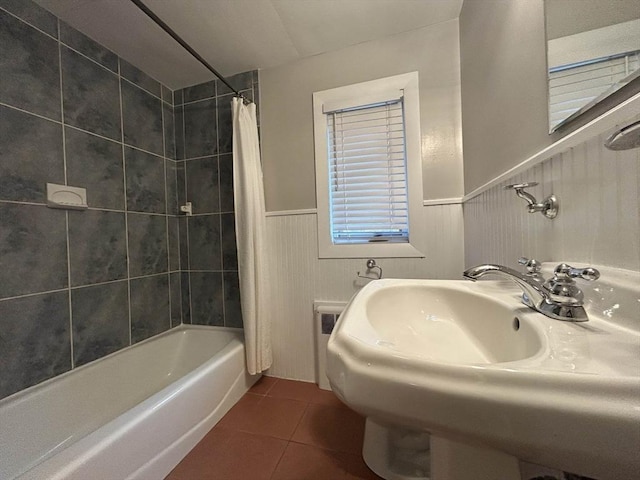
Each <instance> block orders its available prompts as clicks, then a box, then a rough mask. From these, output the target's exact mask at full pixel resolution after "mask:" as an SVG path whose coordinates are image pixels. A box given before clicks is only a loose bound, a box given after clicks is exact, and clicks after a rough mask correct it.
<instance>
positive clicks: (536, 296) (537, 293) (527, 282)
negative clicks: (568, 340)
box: [462, 265, 550, 310]
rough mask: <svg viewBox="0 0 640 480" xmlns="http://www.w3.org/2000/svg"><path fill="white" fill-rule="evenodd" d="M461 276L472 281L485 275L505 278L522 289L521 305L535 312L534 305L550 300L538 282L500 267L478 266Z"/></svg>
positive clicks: (510, 269) (507, 268)
mask: <svg viewBox="0 0 640 480" xmlns="http://www.w3.org/2000/svg"><path fill="white" fill-rule="evenodd" d="M462 275H463V276H464V277H465V278H467V279H469V280H473V281H476V280H478V279H480V278H482V277H484V276H485V275H497V276H499V277H504V278H507V279H509V280H511V281H512V282H514V283H516V284H517V285H518V286H519V287H520V288H521V289H522V291H523V295H522V303H524V304H525V305H527V306H528V307H531V308H533V309H535V310H537V308H536V305H538V304H541V303H542V302H546V301H548V300H549V299H550V298H549V295H548V294H547V293H546V292H545V291H544V289H543V288H542V286H541V285H540V283H539V282H535V281H534V280H532V278H531V277H528V276H526V275H524V274H522V273H520V272H518V271H516V270H513V269H512V268H509V267H505V266H502V265H478V266H476V267H473V268H470V269H468V270H466V271H465V272H464V273H463V274H462Z"/></svg>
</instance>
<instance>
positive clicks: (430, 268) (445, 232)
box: [267, 204, 464, 381]
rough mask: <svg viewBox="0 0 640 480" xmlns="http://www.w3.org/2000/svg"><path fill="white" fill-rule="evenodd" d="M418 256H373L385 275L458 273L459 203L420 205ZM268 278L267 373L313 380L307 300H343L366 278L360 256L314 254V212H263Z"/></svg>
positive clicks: (310, 315) (309, 303)
mask: <svg viewBox="0 0 640 480" xmlns="http://www.w3.org/2000/svg"><path fill="white" fill-rule="evenodd" d="M422 213H423V215H424V216H423V218H422V221H423V222H425V224H426V225H428V226H429V227H428V235H427V240H426V243H425V244H424V245H418V247H420V248H421V250H422V251H424V252H425V253H426V258H424V259H413V258H404V259H389V258H382V259H377V260H378V264H379V265H380V266H381V267H382V269H383V273H384V277H385V278H393V277H402V278H443V279H458V278H461V275H462V271H463V259H464V251H463V241H464V235H463V231H462V229H463V225H462V205H460V204H453V205H431V206H425V207H423V208H422ZM267 236H268V248H269V250H268V258H269V266H268V268H269V271H270V278H271V279H272V280H271V287H270V288H271V305H272V314H271V318H272V330H271V331H272V341H273V356H274V358H273V366H272V367H271V368H270V369H269V371H268V374H269V375H272V376H276V377H282V378H292V379H296V380H306V381H315V352H314V348H315V340H314V326H313V301H314V300H328V301H347V300H349V299H350V298H351V297H352V296H353V294H354V293H356V292H357V291H358V290H359V289H360V288H361V287H362V286H364V284H365V283H366V282H367V280H361V279H358V278H357V276H356V272H357V271H364V270H365V269H366V267H365V260H364V259H357V260H343V259H323V260H319V259H318V245H317V220H316V215H315V214H304V215H281V216H269V217H267Z"/></svg>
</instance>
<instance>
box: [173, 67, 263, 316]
mask: <svg viewBox="0 0 640 480" xmlns="http://www.w3.org/2000/svg"><path fill="white" fill-rule="evenodd" d="M228 81H229V83H231V85H233V86H234V88H236V89H237V90H239V91H241V92H242V93H243V95H244V96H245V97H246V98H248V99H254V101H255V102H256V105H258V103H259V98H258V94H259V90H258V72H257V71H251V72H245V73H240V74H238V75H234V76H233V77H230V78H229V79H228ZM174 93H175V100H176V107H175V108H176V116H175V118H176V127H177V128H176V146H177V149H176V152H177V158H178V162H177V167H178V198H179V203H180V205H184V204H185V203H186V202H187V201H190V202H191V203H192V205H193V216H191V217H183V218H180V234H181V238H180V250H181V251H180V256H181V261H180V263H181V267H182V301H183V314H184V322H185V323H194V324H200V325H218V326H227V327H242V313H241V311H240V289H239V282H238V258H237V252H236V237H235V218H234V213H233V212H234V209H233V156H232V149H233V143H232V135H231V134H232V119H231V100H232V98H233V95H232V94H231V90H229V88H228V87H227V86H226V85H224V84H223V83H221V82H220V81H218V80H215V81H211V82H206V83H202V84H199V85H194V86H191V87H188V88H184V89H182V90H177V91H176V92H174Z"/></svg>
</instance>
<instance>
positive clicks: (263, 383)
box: [249, 375, 278, 395]
mask: <svg viewBox="0 0 640 480" xmlns="http://www.w3.org/2000/svg"><path fill="white" fill-rule="evenodd" d="M276 382H278V379H277V378H275V377H267V376H266V375H263V376H262V377H260V380H258V381H257V382H256V383H255V384H254V385H253V387H251V388H250V389H249V393H255V394H256V395H266V394H267V393H269V390H271V387H273V386H274V385H275V384H276Z"/></svg>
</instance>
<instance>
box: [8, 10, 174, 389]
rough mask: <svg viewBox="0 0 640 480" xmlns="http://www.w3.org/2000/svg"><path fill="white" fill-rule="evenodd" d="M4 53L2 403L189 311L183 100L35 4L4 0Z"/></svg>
mask: <svg viewBox="0 0 640 480" xmlns="http://www.w3.org/2000/svg"><path fill="white" fill-rule="evenodd" d="M0 44H1V45H2V48H1V49H0V138H1V143H0V365H2V375H1V376H0V398H2V397H5V396H7V395H10V394H12V393H14V392H17V391H19V390H21V389H24V388H26V387H29V386H31V385H34V384H36V383H39V382H41V381H43V380H46V379H47V378H50V377H53V376H55V375H58V374H61V373H63V372H65V371H67V370H70V369H72V368H74V367H77V366H79V365H82V364H85V363H87V362H89V361H91V360H94V359H97V358H100V357H102V356H104V355H107V354H109V353H112V352H114V351H116V350H119V349H121V348H123V347H126V346H128V345H130V344H132V343H135V342H138V341H141V340H143V339H145V338H148V337H150V336H152V335H155V334H158V333H160V332H162V331H164V330H167V329H169V328H170V327H171V326H173V325H177V324H179V323H180V322H181V310H180V273H179V270H180V264H179V255H178V230H177V227H178V224H177V217H176V216H175V215H176V214H177V190H176V163H175V162H174V160H172V159H173V158H175V150H174V132H173V111H172V110H173V106H172V105H173V99H172V92H171V91H170V90H168V89H167V88H166V87H164V86H163V85H161V84H160V83H158V82H157V81H155V80H153V79H152V78H150V77H148V76H147V75H145V74H144V73H142V72H141V71H139V70H137V69H136V68H135V67H133V66H132V65H129V64H128V63H126V62H124V61H123V60H121V59H119V58H118V57H117V56H116V55H115V54H113V53H112V52H110V51H108V50H106V49H105V48H103V47H101V46H100V45H98V44H97V43H95V42H93V41H92V40H90V39H89V38H87V37H85V36H84V35H82V34H81V33H79V32H78V31H76V30H74V29H73V28H71V27H69V26H68V25H66V24H65V23H63V22H61V21H59V20H58V19H57V18H56V17H55V16H53V15H51V14H50V13H48V12H47V11H45V10H43V9H42V8H40V7H39V6H37V5H35V4H34V3H31V2H29V1H27V0H24V1H10V0H2V1H0ZM47 182H51V183H59V184H68V185H73V186H79V187H86V189H87V195H88V204H89V206H90V208H89V210H86V211H65V210H54V209H49V208H47V207H46V206H45V203H46V198H45V184H46V183H47Z"/></svg>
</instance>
